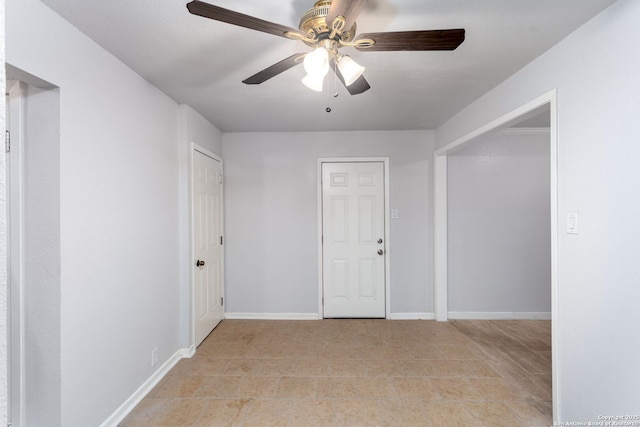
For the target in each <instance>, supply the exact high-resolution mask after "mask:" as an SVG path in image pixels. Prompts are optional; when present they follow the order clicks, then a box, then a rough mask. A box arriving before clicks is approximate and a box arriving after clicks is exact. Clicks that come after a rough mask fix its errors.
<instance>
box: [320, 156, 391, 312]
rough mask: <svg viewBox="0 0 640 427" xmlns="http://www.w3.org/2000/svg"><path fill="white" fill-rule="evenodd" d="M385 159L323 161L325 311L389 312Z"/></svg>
mask: <svg viewBox="0 0 640 427" xmlns="http://www.w3.org/2000/svg"><path fill="white" fill-rule="evenodd" d="M384 183H385V179H384V163H383V162H352V163H346V162H345V163H322V266H323V268H322V280H323V303H324V304H323V306H324V308H323V311H324V313H323V314H324V317H367V318H370V317H378V318H379V317H382V318H384V317H385V315H386V301H385V298H386V287H385V286H386V285H385V257H386V250H385V242H384V238H385V229H384V227H385V201H384V196H385V189H384V185H385V184H384Z"/></svg>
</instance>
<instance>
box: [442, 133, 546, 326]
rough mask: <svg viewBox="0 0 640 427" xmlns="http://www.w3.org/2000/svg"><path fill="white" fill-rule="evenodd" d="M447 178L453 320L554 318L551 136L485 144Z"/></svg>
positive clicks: (463, 152) (457, 162)
mask: <svg viewBox="0 0 640 427" xmlns="http://www.w3.org/2000/svg"><path fill="white" fill-rule="evenodd" d="M447 172H448V181H447V182H448V197H447V200H448V203H449V206H448V213H449V217H448V225H449V233H448V250H449V251H448V252H449V253H448V261H449V262H448V278H449V281H448V297H449V304H448V307H449V312H450V313H449V317H450V318H455V317H461V316H462V317H465V316H466V317H468V316H471V317H473V316H474V315H480V316H481V317H482V315H487V316H488V317H491V316H492V315H493V316H509V315H512V316H515V317H516V318H520V317H522V316H531V317H535V316H538V315H549V314H550V313H551V237H550V230H551V224H550V203H549V202H550V194H549V186H550V173H549V131H548V129H547V130H544V129H527V130H522V129H520V130H519V129H508V130H505V131H502V132H500V133H497V134H491V135H488V136H484V137H480V138H478V139H477V140H474V141H473V142H471V143H470V144H468V145H466V146H465V147H463V148H461V149H460V150H458V151H455V152H454V153H452V154H450V155H449V156H448V167H447Z"/></svg>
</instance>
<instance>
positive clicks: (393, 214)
mask: <svg viewBox="0 0 640 427" xmlns="http://www.w3.org/2000/svg"><path fill="white" fill-rule="evenodd" d="M391 219H398V209H391Z"/></svg>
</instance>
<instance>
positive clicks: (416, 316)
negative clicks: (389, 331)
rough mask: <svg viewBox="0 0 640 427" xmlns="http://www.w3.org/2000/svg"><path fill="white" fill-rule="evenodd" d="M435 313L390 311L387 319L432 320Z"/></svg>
mask: <svg viewBox="0 0 640 427" xmlns="http://www.w3.org/2000/svg"><path fill="white" fill-rule="evenodd" d="M435 318H436V315H435V313H391V314H389V316H388V317H387V319H389V320H434V319H435Z"/></svg>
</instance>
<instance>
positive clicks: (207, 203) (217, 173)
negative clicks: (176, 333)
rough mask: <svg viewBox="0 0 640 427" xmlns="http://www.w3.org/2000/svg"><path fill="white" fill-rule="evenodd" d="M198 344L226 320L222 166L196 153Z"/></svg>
mask: <svg viewBox="0 0 640 427" xmlns="http://www.w3.org/2000/svg"><path fill="white" fill-rule="evenodd" d="M193 220H194V221H193V239H194V242H193V246H194V260H193V269H194V270H193V279H194V300H193V302H194V316H195V345H196V346H197V345H199V344H200V343H201V342H202V341H203V340H204V339H205V338H206V337H207V335H209V333H211V331H212V330H213V328H215V327H216V325H217V324H218V323H219V322H220V321H221V320H222V313H223V311H222V287H223V271H222V243H223V242H222V165H221V164H220V162H219V161H218V160H216V159H214V158H212V157H210V156H208V155H206V154H204V153H202V152H200V151H198V150H194V151H193Z"/></svg>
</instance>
